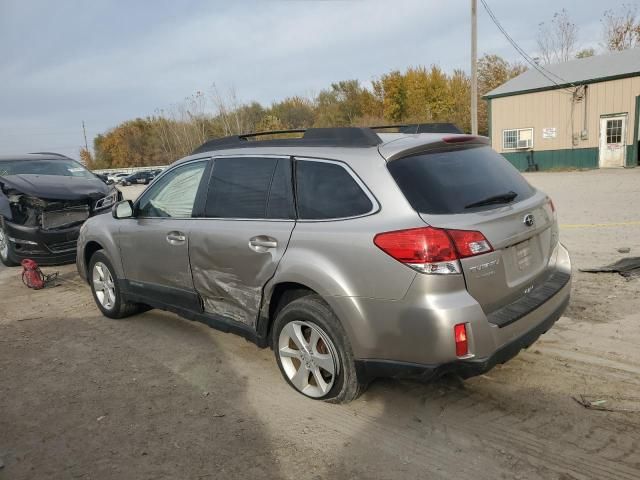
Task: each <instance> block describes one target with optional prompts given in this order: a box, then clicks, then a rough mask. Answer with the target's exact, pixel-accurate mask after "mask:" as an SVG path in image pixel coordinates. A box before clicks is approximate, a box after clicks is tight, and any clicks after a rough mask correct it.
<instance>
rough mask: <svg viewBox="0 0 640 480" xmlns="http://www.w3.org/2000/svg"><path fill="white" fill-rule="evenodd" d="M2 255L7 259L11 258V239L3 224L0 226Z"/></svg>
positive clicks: (0, 251)
mask: <svg viewBox="0 0 640 480" xmlns="http://www.w3.org/2000/svg"><path fill="white" fill-rule="evenodd" d="M0 257H2V258H3V259H5V260H6V259H7V258H9V239H8V238H7V234H6V233H5V232H4V228H2V226H0Z"/></svg>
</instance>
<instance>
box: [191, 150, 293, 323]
mask: <svg viewBox="0 0 640 480" xmlns="http://www.w3.org/2000/svg"><path fill="white" fill-rule="evenodd" d="M291 178H292V177H291V159H290V158H289V157H276V156H256V157H243V156H237V157H217V158H214V159H213V169H212V173H211V179H210V182H209V188H208V192H207V198H206V204H205V206H204V211H203V213H202V218H199V219H194V220H193V222H192V223H193V227H192V229H191V234H190V243H189V257H190V260H191V271H192V274H193V281H194V286H195V289H196V291H197V292H198V293H199V294H200V296H201V298H202V300H203V304H204V309H205V311H206V312H207V313H210V314H215V315H219V316H222V317H224V318H225V319H227V320H232V321H236V322H240V323H242V324H245V325H248V326H249V327H252V328H255V326H256V321H257V318H258V311H259V309H260V303H261V300H262V290H263V287H264V285H265V284H266V283H267V281H268V280H269V279H270V278H271V277H272V276H273V275H274V273H275V271H276V268H277V266H278V263H279V262H280V259H281V258H282V255H283V254H284V252H285V250H286V249H287V245H288V244H289V238H290V237H291V232H292V231H293V228H294V226H295V220H294V218H295V212H294V206H293V188H292V185H291Z"/></svg>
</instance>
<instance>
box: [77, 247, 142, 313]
mask: <svg viewBox="0 0 640 480" xmlns="http://www.w3.org/2000/svg"><path fill="white" fill-rule="evenodd" d="M88 274H89V284H90V285H91V293H93V299H94V300H95V302H96V305H97V306H98V308H99V309H100V311H101V312H102V314H103V315H104V316H105V317H109V318H125V317H129V316H131V315H134V314H136V313H139V312H141V311H142V310H143V309H144V307H143V306H142V305H140V304H139V303H133V302H129V301H127V300H126V299H125V298H124V297H123V295H122V292H121V291H120V285H119V284H118V277H117V275H116V272H115V269H114V268H113V265H112V264H111V261H110V260H109V258H108V257H107V255H106V254H105V253H104V250H98V251H97V252H95V253H94V254H93V256H92V257H91V260H90V261H89V272H88Z"/></svg>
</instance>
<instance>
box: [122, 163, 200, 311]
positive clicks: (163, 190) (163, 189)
mask: <svg viewBox="0 0 640 480" xmlns="http://www.w3.org/2000/svg"><path fill="white" fill-rule="evenodd" d="M208 162H209V161H208V160H199V161H194V162H189V163H186V164H183V165H179V166H176V167H174V168H172V169H171V170H170V171H168V172H167V173H166V174H165V175H164V176H163V178H161V179H159V181H158V182H157V183H156V184H154V185H153V186H152V187H151V189H150V190H148V191H147V192H145V193H144V194H143V195H142V197H141V198H140V200H139V201H138V202H137V203H136V208H135V217H134V218H129V219H122V220H121V221H119V222H118V225H119V247H120V252H121V257H122V267H123V269H124V272H125V278H126V282H127V285H126V288H127V289H128V290H130V291H131V292H132V293H134V294H136V295H139V296H144V297H148V298H151V299H157V300H159V301H160V302H162V303H166V304H169V305H173V306H176V307H182V308H190V309H197V308H199V305H200V303H199V300H198V297H197V294H196V293H195V290H194V286H193V280H192V277H191V269H190V265H189V242H190V241H191V239H190V238H189V236H190V234H191V227H192V224H193V220H192V212H193V208H194V204H195V201H196V198H197V197H198V192H199V190H202V189H204V188H205V187H206V183H204V182H203V177H204V172H205V171H206V170H207V165H208Z"/></svg>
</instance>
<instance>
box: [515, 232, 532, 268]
mask: <svg viewBox="0 0 640 480" xmlns="http://www.w3.org/2000/svg"><path fill="white" fill-rule="evenodd" d="M531 243H532V242H531V240H525V241H524V242H520V243H518V244H517V245H514V246H513V249H514V251H515V264H516V265H517V267H518V270H519V271H520V272H525V271H527V270H529V269H530V268H531V265H532V263H533V252H532V245H531Z"/></svg>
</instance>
